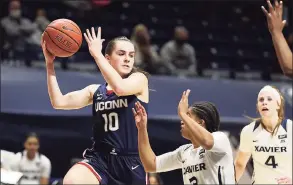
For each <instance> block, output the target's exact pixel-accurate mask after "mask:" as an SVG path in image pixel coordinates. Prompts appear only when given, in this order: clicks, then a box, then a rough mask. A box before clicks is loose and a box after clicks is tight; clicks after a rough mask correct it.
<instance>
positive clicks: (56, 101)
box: [47, 63, 63, 108]
mask: <svg viewBox="0 0 293 185" xmlns="http://www.w3.org/2000/svg"><path fill="white" fill-rule="evenodd" d="M47 86H48V93H49V97H50V101H51V104H52V106H53V107H54V108H58V107H59V105H60V104H61V103H62V98H63V94H62V92H61V90H60V88H59V85H58V82H57V78H56V74H55V69H54V64H53V63H52V64H48V63H47Z"/></svg>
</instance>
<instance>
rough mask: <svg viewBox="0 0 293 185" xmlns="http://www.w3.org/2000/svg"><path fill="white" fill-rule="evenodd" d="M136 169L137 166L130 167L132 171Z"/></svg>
mask: <svg viewBox="0 0 293 185" xmlns="http://www.w3.org/2000/svg"><path fill="white" fill-rule="evenodd" d="M137 167H139V165H136V166H135V167H133V166H131V169H132V170H134V169H136V168H137Z"/></svg>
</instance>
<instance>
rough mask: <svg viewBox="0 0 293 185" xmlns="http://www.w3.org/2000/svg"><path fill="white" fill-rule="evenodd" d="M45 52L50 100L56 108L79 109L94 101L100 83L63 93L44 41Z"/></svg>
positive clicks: (53, 57)
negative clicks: (94, 94)
mask: <svg viewBox="0 0 293 185" xmlns="http://www.w3.org/2000/svg"><path fill="white" fill-rule="evenodd" d="M42 48H43V53H44V56H45V60H46V67H47V86H48V93H49V97H50V101H51V104H52V106H53V107H54V108H55V109H79V108H82V107H85V106H87V105H89V104H91V103H92V97H93V93H94V92H95V90H96V89H97V87H98V85H89V86H87V87H85V88H84V89H82V90H79V91H74V92H70V93H67V94H65V95H63V94H62V92H61V90H60V88H59V85H58V82H57V78H56V74H55V69H54V62H53V61H54V59H55V56H53V55H52V54H51V53H49V52H48V51H47V49H46V43H45V42H43V43H42Z"/></svg>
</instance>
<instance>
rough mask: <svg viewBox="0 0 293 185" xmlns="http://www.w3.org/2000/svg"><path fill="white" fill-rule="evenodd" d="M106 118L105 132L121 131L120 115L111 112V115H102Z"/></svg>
mask: <svg viewBox="0 0 293 185" xmlns="http://www.w3.org/2000/svg"><path fill="white" fill-rule="evenodd" d="M102 116H103V118H104V122H105V125H104V129H105V132H108V131H109V130H110V131H116V130H118V129H119V123H118V114H117V113H116V112H111V113H110V114H102Z"/></svg>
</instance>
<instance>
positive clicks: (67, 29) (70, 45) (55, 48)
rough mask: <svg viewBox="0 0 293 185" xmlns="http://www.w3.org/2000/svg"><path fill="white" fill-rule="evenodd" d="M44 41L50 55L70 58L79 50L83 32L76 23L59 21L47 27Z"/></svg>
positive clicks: (66, 20)
mask: <svg viewBox="0 0 293 185" xmlns="http://www.w3.org/2000/svg"><path fill="white" fill-rule="evenodd" d="M43 39H44V41H46V48H47V50H48V51H49V52H50V53H52V54H53V55H55V56H57V57H69V56H71V55H73V54H74V53H76V52H77V51H78V50H79V48H80V46H81V44H82V32H81V30H80V28H79V26H78V25H77V24H76V23H75V22H73V21H71V20H69V19H57V20H55V21H53V22H51V23H50V24H49V25H48V26H47V28H46V30H45V31H44V35H43Z"/></svg>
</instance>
